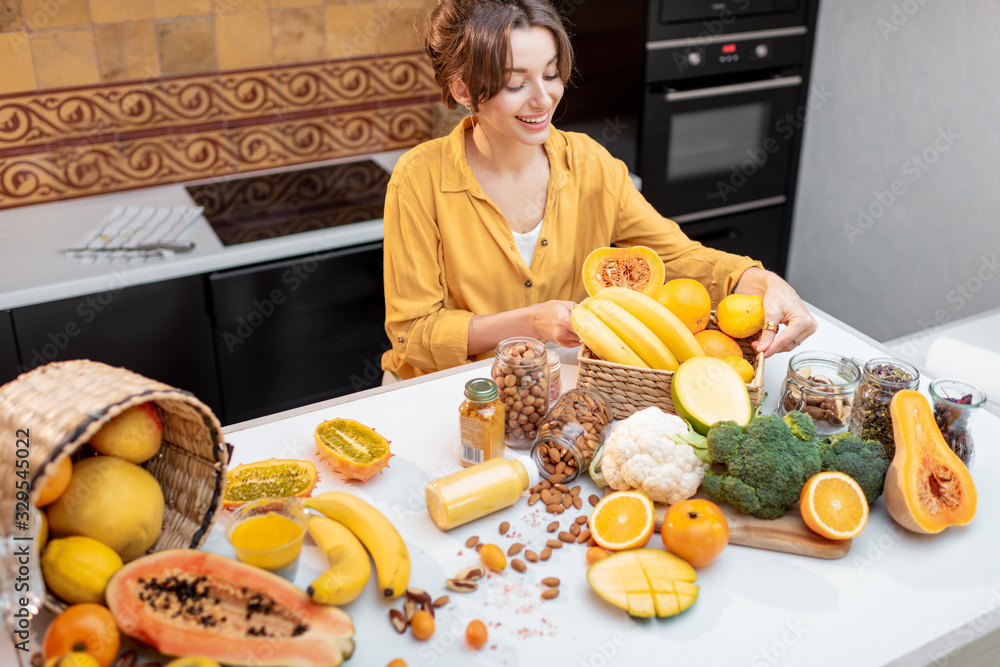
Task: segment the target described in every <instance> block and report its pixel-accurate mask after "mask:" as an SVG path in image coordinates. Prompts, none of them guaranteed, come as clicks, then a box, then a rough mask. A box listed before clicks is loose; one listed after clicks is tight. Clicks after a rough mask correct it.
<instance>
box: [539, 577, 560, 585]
mask: <svg viewBox="0 0 1000 667" xmlns="http://www.w3.org/2000/svg"><path fill="white" fill-rule="evenodd" d="M558 585H559V577H545V578H544V579H542V586H552V587H554V586H558Z"/></svg>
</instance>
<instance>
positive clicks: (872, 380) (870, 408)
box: [850, 358, 920, 459]
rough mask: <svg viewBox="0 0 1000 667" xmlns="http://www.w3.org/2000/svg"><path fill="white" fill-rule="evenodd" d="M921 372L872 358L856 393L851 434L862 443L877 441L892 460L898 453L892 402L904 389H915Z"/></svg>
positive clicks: (852, 411) (899, 362)
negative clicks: (890, 413)
mask: <svg viewBox="0 0 1000 667" xmlns="http://www.w3.org/2000/svg"><path fill="white" fill-rule="evenodd" d="M919 384H920V373H919V372H918V371H917V369H916V368H914V367H913V366H911V365H910V364H908V363H906V362H903V361H897V360H895V359H887V358H879V359H871V360H869V361H868V363H866V364H865V367H864V369H863V371H862V374H861V383H860V384H859V385H858V389H857V391H856V392H855V393H854V406H853V408H852V410H851V427H850V431H851V433H853V434H854V435H856V436H858V437H859V438H861V439H862V440H878V441H879V442H881V443H882V445H883V446H884V447H885V449H886V453H887V454H888V455H889V458H890V459H891V458H892V457H893V456H894V455H895V453H896V441H895V439H894V438H893V435H892V417H891V416H890V415H889V403H890V401H892V397H893V396H895V395H896V392H897V391H899V390H901V389H913V390H916V389H917V387H918V386H919Z"/></svg>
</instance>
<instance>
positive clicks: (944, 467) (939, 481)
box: [885, 389, 976, 533]
mask: <svg viewBox="0 0 1000 667" xmlns="http://www.w3.org/2000/svg"><path fill="white" fill-rule="evenodd" d="M889 414H890V415H891V416H892V432H893V436H894V438H895V440H896V454H895V456H894V457H893V459H892V464H890V466H889V471H888V472H887V473H886V476H885V504H886V507H887V508H888V510H889V515H890V516H892V518H893V519H894V520H895V521H896V523H898V524H899V525H901V526H903V527H904V528H906V529H908V530H912V531H914V532H917V533H940V532H941V531H942V530H944V529H945V528H947V527H948V526H964V525H966V524H968V523H970V522H971V521H972V519H973V518H974V517H975V516H976V485H975V484H974V483H973V482H972V475H970V474H969V470H968V468H966V467H965V464H964V463H962V460H961V459H960V458H958V456H957V455H956V454H955V452H953V451H952V450H951V447H949V446H948V443H947V442H945V439H944V437H942V435H941V431H940V429H939V428H938V425H937V423H936V422H935V421H934V413H933V411H932V410H931V406H930V403H929V402H928V401H927V399H926V398H924V397H923V395H922V394H920V393H919V392H917V391H912V390H909V389H906V390H903V391H900V392H898V393H897V394H896V395H895V396H893V397H892V402H891V403H890V404H889Z"/></svg>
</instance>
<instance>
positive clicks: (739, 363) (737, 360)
mask: <svg viewBox="0 0 1000 667" xmlns="http://www.w3.org/2000/svg"><path fill="white" fill-rule="evenodd" d="M723 361H724V362H726V363H727V364H729V365H730V366H732V367H733V368H735V369H736V372H737V373H739V374H740V377H741V378H743V381H744V382H746V383H747V384H750V383H751V382H753V377H754V372H753V366H752V365H751V364H750V362H749V361H747V360H746V359H744V358H743V357H725V358H724V359H723Z"/></svg>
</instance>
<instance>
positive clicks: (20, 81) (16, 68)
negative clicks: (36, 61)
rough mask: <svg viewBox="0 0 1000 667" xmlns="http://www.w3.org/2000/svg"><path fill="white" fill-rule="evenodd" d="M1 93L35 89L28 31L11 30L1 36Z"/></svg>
mask: <svg viewBox="0 0 1000 667" xmlns="http://www.w3.org/2000/svg"><path fill="white" fill-rule="evenodd" d="M0 63H3V64H4V67H3V68H0V93H22V92H24V91H27V90H34V89H35V68H34V65H33V64H32V62H31V46H30V44H29V43H28V33H26V32H10V33H7V34H6V35H4V36H2V37H0Z"/></svg>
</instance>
